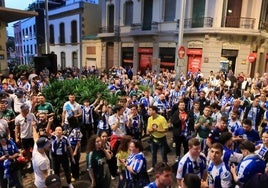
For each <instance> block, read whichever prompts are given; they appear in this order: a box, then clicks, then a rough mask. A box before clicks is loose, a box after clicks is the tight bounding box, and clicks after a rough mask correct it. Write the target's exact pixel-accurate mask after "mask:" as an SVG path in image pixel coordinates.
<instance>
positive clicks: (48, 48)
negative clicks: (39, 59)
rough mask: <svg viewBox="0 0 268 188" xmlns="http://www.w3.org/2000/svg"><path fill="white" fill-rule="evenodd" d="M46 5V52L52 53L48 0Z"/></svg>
mask: <svg viewBox="0 0 268 188" xmlns="http://www.w3.org/2000/svg"><path fill="white" fill-rule="evenodd" d="M45 3H46V5H45V14H46V19H45V31H46V38H45V45H46V54H49V53H50V46H49V45H50V44H49V27H48V19H49V18H48V0H46V2H45Z"/></svg>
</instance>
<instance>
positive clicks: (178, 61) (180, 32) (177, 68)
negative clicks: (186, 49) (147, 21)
mask: <svg viewBox="0 0 268 188" xmlns="http://www.w3.org/2000/svg"><path fill="white" fill-rule="evenodd" d="M185 4H186V0H182V1H181V12H180V13H181V14H180V26H179V27H180V28H179V30H178V44H177V47H176V55H175V57H176V62H175V66H174V68H175V73H176V78H175V81H178V80H179V77H180V66H181V65H182V63H183V61H184V59H182V58H179V54H178V51H179V48H180V46H182V43H183V32H184V14H185Z"/></svg>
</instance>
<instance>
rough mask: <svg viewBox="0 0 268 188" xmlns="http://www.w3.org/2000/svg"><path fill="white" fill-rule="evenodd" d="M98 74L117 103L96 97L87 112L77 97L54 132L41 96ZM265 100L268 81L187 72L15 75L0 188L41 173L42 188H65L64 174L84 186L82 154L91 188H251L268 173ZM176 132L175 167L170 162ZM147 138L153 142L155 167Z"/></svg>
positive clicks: (1, 133)
mask: <svg viewBox="0 0 268 188" xmlns="http://www.w3.org/2000/svg"><path fill="white" fill-rule="evenodd" d="M90 76H96V77H98V78H99V79H100V80H102V81H103V82H104V83H108V84H107V89H108V90H109V91H110V93H111V95H116V96H118V102H117V103H116V104H115V105H112V104H109V103H108V102H107V101H106V100H104V99H102V96H101V95H98V96H96V99H95V101H94V102H93V103H92V104H91V103H90V100H89V99H86V100H84V101H83V104H79V103H78V102H77V101H76V96H75V95H74V94H73V93H70V94H69V96H68V100H67V101H66V102H65V104H64V105H63V107H62V114H61V123H60V124H56V123H55V121H54V118H55V113H54V109H53V105H52V104H51V103H49V102H47V101H46V96H44V95H43V94H42V88H44V87H46V85H48V84H49V81H50V79H54V80H55V79H57V80H59V81H61V80H63V79H85V78H88V77H90ZM267 92H268V74H267V73H264V74H263V75H259V74H258V73H256V75H255V76H254V77H253V78H251V77H250V76H248V75H245V74H244V73H242V72H241V73H239V74H238V75H234V73H233V72H232V71H231V70H230V71H229V72H228V73H223V72H220V71H219V72H217V73H214V72H213V71H211V72H210V73H209V75H208V76H205V75H204V74H203V73H202V72H201V71H198V72H197V73H191V72H188V73H187V74H183V73H181V75H180V76H179V79H178V80H176V75H175V73H174V71H168V70H162V71H161V72H160V73H156V72H153V71H149V70H147V71H146V72H145V73H141V72H137V74H134V73H133V72H132V70H131V68H129V67H128V68H126V69H125V68H123V67H113V68H111V69H110V70H109V71H108V72H107V73H105V72H101V73H99V72H98V71H97V70H96V69H95V68H94V67H92V68H90V69H86V68H84V69H83V70H82V71H81V72H79V71H78V70H77V69H74V70H73V69H66V70H64V71H58V73H57V74H55V75H54V74H51V73H49V71H48V70H47V69H46V70H44V71H43V72H41V73H40V75H37V74H35V73H32V74H30V75H22V76H20V77H19V78H18V79H15V78H14V75H13V74H12V73H10V74H9V76H8V77H7V78H3V79H2V81H1V93H0V97H1V98H0V111H1V119H0V183H1V187H2V188H5V187H11V186H15V187H23V183H22V178H21V177H22V175H21V169H22V167H21V166H23V168H27V169H28V168H29V169H33V172H34V177H35V178H34V184H35V186H36V187H38V188H44V187H52V186H54V185H56V184H57V186H61V183H60V178H58V177H59V176H60V171H61V168H62V169H63V171H64V174H65V178H66V182H67V184H68V186H69V187H70V188H72V187H73V184H72V183H73V182H76V181H78V180H79V178H80V171H81V169H80V166H79V164H80V157H81V147H82V146H86V154H87V155H86V167H87V171H88V176H89V179H90V182H91V185H92V187H110V186H111V181H113V180H114V179H117V180H118V185H117V187H118V188H124V187H126V188H134V187H149V188H165V187H171V186H174V185H175V184H176V186H179V187H188V188H190V187H195V188H196V187H215V188H221V187H223V188H227V187H249V186H250V185H252V184H251V183H252V181H257V180H261V179H264V178H265V175H266V173H268V166H267V167H266V164H267V162H268V152H267V151H268V125H267V122H268V112H267V111H268V101H267V94H268V93H267ZM168 131H170V132H172V135H173V138H172V147H174V150H175V155H176V161H170V160H169V159H168V157H167V153H168V152H169V151H170V149H171V147H170V145H169V140H168V139H167V133H168ZM144 137H149V144H150V151H151V157H152V163H151V164H148V163H147V159H146V157H145V155H144V152H143V146H144V144H143V142H142V141H141V139H142V138H144ZM182 146H183V147H182ZM158 150H160V154H161V160H158V159H157V152H158ZM173 163H175V164H174V165H173ZM171 165H173V166H172V167H171ZM174 168H175V171H174ZM152 173H153V174H154V177H155V179H154V181H153V182H151V183H150V179H149V175H150V174H152ZM51 174H52V175H51ZM148 174H149V175H148ZM260 177H263V178H260ZM173 178H176V179H177V182H175V183H174V181H173ZM261 186H264V184H261Z"/></svg>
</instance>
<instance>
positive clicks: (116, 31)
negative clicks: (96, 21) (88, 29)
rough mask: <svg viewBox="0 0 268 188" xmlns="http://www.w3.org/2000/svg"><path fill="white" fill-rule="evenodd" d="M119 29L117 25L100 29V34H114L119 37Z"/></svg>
mask: <svg viewBox="0 0 268 188" xmlns="http://www.w3.org/2000/svg"><path fill="white" fill-rule="evenodd" d="M119 32H120V28H119V26H118V25H115V26H104V27H101V28H100V33H114V34H115V35H119Z"/></svg>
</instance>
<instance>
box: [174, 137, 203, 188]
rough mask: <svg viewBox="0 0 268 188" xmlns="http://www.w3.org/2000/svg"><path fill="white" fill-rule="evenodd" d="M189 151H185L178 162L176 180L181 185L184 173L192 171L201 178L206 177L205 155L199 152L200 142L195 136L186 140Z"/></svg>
mask: <svg viewBox="0 0 268 188" xmlns="http://www.w3.org/2000/svg"><path fill="white" fill-rule="evenodd" d="M188 147H189V152H188V153H186V154H185V155H184V156H183V157H182V159H181V160H180V162H179V164H178V170H177V175H176V178H177V182H178V184H179V186H181V183H182V178H183V177H184V175H185V174H188V173H193V174H196V175H198V176H199V177H200V178H201V179H203V180H206V179H207V167H206V156H205V155H204V154H203V153H201V143H200V141H199V140H198V139H197V138H192V139H190V140H189V142H188Z"/></svg>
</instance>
